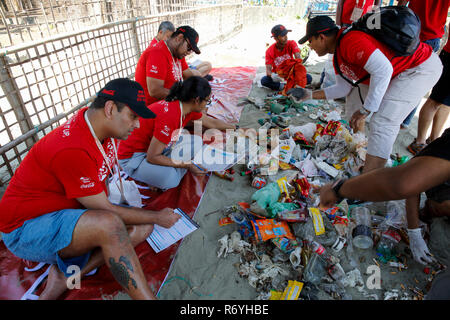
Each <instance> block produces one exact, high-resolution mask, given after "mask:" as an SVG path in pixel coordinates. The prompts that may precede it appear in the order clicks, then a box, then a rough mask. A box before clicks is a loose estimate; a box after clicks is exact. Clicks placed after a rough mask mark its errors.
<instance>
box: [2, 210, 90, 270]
mask: <svg viewBox="0 0 450 320" xmlns="http://www.w3.org/2000/svg"><path fill="white" fill-rule="evenodd" d="M84 212H86V209H65V210H60V211H55V212H51V213H47V214H44V215H42V216H40V217H37V218H34V219H30V220H27V221H25V222H24V224H23V225H22V226H21V227H19V228H17V229H15V230H13V231H11V232H10V233H2V240H3V242H4V243H5V246H6V247H7V248H8V250H9V251H11V252H12V253H13V254H14V255H15V256H17V257H19V258H22V259H25V260H29V261H34V262H44V263H49V264H56V265H58V268H59V269H60V270H61V271H62V272H63V273H64V275H65V276H66V277H69V276H70V275H72V274H73V271H71V269H69V270H68V268H69V267H70V266H71V265H76V266H78V267H79V268H80V270H81V269H82V268H83V267H84V266H85V265H86V263H87V261H88V260H89V257H90V252H88V253H86V254H84V255H82V256H79V257H73V258H68V259H61V257H60V256H59V255H58V251H60V250H62V249H64V248H65V247H67V246H68V245H69V244H70V243H71V242H72V234H73V230H74V229H75V226H76V224H77V222H78V219H79V218H80V217H81V215H82V214H83V213H84Z"/></svg>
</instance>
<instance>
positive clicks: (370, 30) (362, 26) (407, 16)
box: [333, 6, 421, 104]
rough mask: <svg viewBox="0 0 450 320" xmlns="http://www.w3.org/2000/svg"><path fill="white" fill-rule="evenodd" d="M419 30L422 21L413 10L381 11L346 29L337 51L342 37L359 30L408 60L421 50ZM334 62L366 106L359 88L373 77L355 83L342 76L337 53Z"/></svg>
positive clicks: (362, 18)
mask: <svg viewBox="0 0 450 320" xmlns="http://www.w3.org/2000/svg"><path fill="white" fill-rule="evenodd" d="M377 22H379V28H377V25H376V24H377ZM420 27H421V26H420V19H419V17H418V16H417V15H416V14H415V13H414V11H412V10H411V9H410V8H408V7H405V6H386V7H381V8H380V10H379V11H378V10H377V11H375V12H368V13H366V14H365V15H364V16H362V17H361V18H359V19H358V20H357V21H355V22H353V23H352V25H351V26H350V27H348V28H346V29H345V30H344V31H343V32H342V33H341V35H340V36H339V38H338V39H337V44H336V50H337V48H338V46H339V43H340V41H341V39H342V37H344V36H345V35H346V34H347V33H349V32H350V31H352V30H358V31H362V32H365V33H367V34H369V35H371V36H372V37H374V38H375V39H377V40H378V41H380V42H382V43H384V44H385V45H387V46H388V47H389V48H390V49H391V50H392V51H394V52H395V56H396V57H399V56H409V55H411V54H413V53H414V52H415V51H416V50H417V48H418V47H419V44H420V38H419V35H420ZM333 59H334V65H335V67H336V69H337V72H338V74H339V75H340V76H341V77H342V78H344V79H345V80H346V81H347V82H348V83H350V84H351V85H352V86H354V87H358V90H359V97H360V99H361V102H362V103H363V104H364V100H363V99H362V96H361V91H360V89H359V86H358V85H359V84H360V83H361V82H363V81H365V80H367V79H369V77H370V75H369V74H367V75H366V76H365V77H363V78H361V79H359V80H358V81H352V80H350V79H348V78H347V77H345V76H344V75H343V74H342V71H341V69H340V68H339V64H338V60H337V54H336V52H335V53H334V57H333Z"/></svg>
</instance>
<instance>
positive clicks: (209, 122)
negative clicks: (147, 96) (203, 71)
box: [118, 76, 235, 190]
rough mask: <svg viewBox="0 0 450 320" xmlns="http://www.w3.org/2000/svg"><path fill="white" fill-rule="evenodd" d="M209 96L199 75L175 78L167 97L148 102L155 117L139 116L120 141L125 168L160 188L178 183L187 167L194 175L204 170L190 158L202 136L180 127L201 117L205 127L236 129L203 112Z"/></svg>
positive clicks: (121, 160) (135, 176) (131, 175)
mask: <svg viewBox="0 0 450 320" xmlns="http://www.w3.org/2000/svg"><path fill="white" fill-rule="evenodd" d="M210 98H211V87H210V85H209V83H208V81H207V80H206V79H204V78H202V77H197V76H193V77H189V78H188V79H186V81H184V82H176V83H175V84H174V85H173V86H172V88H171V89H170V93H169V95H168V96H167V98H166V100H162V101H158V102H155V103H153V104H151V105H150V106H149V108H150V109H151V110H152V111H153V112H154V113H155V114H156V118H155V119H141V120H140V126H139V128H138V129H135V130H134V131H133V132H132V133H131V135H130V136H129V137H128V139H126V140H123V141H121V142H120V144H119V150H118V157H119V163H120V165H121V166H122V168H123V169H124V170H125V172H126V173H127V174H128V175H129V176H130V177H132V178H133V179H135V180H138V181H141V182H144V183H146V184H148V185H149V186H154V187H157V188H159V189H162V190H167V189H171V188H175V187H177V186H178V185H179V183H180V181H181V179H182V178H183V176H184V175H185V174H186V172H187V171H188V170H189V171H191V172H192V173H193V174H194V175H203V174H205V173H207V172H206V171H204V170H201V169H200V168H199V167H197V166H196V165H194V164H193V163H192V162H191V160H192V158H193V157H194V156H195V154H196V152H197V151H198V150H200V149H201V148H202V144H203V142H202V138H201V137H200V136H196V135H190V134H182V130H183V128H184V126H185V125H186V124H188V123H189V122H190V121H193V120H200V121H201V122H202V125H203V127H205V128H216V129H219V130H224V129H235V126H234V125H232V124H228V123H225V122H223V121H221V120H217V119H213V118H211V117H209V116H207V115H206V114H204V113H203V112H202V111H204V110H205V108H206V105H208V104H209V103H210ZM186 151H187V152H186Z"/></svg>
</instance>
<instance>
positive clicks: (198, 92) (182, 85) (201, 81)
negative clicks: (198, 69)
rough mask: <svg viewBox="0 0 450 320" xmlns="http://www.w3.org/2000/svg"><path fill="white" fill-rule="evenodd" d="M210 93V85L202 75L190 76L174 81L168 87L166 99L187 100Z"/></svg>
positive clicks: (203, 97) (203, 96)
mask: <svg viewBox="0 0 450 320" xmlns="http://www.w3.org/2000/svg"><path fill="white" fill-rule="evenodd" d="M210 94H211V86H210V85H209V83H208V80H206V79H205V78H203V77H198V76H192V77H189V78H187V79H186V80H185V81H178V82H175V83H174V84H173V85H172V87H171V88H170V92H169V95H168V96H167V97H166V99H165V100H166V101H168V102H171V101H174V100H180V101H182V102H188V101H191V100H192V99H195V98H200V99H205V98H206V97H208V96H209V95H210Z"/></svg>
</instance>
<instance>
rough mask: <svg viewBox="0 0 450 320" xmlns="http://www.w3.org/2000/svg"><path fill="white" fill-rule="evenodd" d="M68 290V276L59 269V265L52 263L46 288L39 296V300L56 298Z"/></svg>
mask: <svg viewBox="0 0 450 320" xmlns="http://www.w3.org/2000/svg"><path fill="white" fill-rule="evenodd" d="M66 290H67V278H66V277H65V276H64V274H63V273H62V272H61V271H60V270H59V269H58V266H57V265H52V266H51V267H50V271H49V273H48V277H47V282H46V284H45V289H44V291H42V293H41V295H40V296H39V300H56V299H57V298H58V297H59V296H60V295H61V294H63V293H64V291H66Z"/></svg>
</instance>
